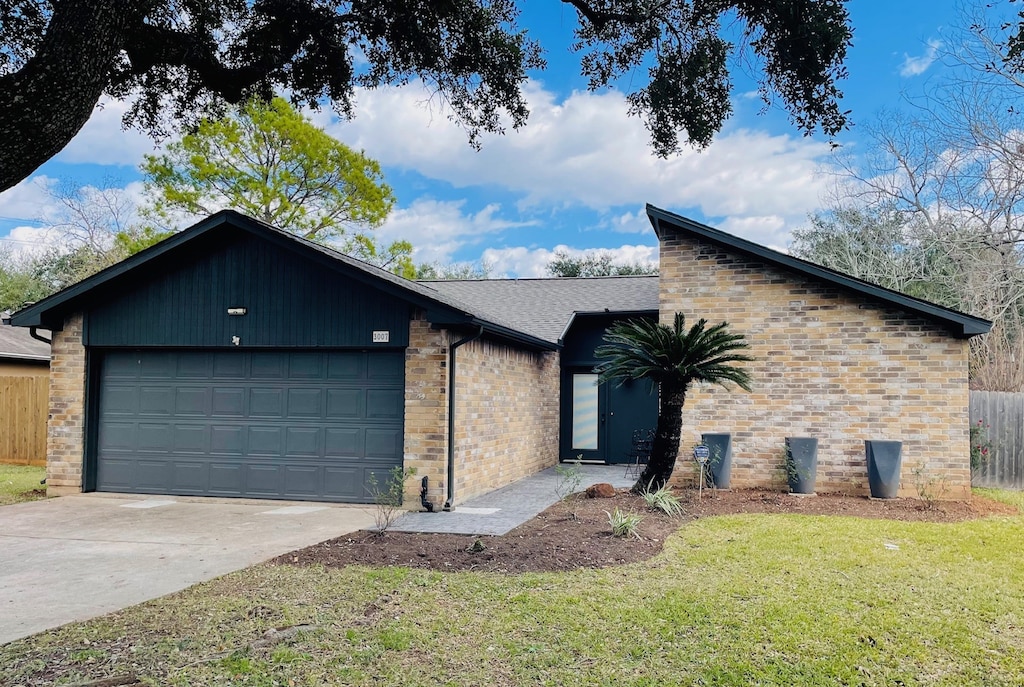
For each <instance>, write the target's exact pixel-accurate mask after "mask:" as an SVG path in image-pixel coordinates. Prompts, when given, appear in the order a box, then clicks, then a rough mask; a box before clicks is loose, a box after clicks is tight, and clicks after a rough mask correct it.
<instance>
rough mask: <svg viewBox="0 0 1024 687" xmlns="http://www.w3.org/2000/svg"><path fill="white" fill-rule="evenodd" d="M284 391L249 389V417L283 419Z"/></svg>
mask: <svg viewBox="0 0 1024 687" xmlns="http://www.w3.org/2000/svg"><path fill="white" fill-rule="evenodd" d="M284 394H285V390H284V389H262V388H260V389H249V417H266V418H283V417H284Z"/></svg>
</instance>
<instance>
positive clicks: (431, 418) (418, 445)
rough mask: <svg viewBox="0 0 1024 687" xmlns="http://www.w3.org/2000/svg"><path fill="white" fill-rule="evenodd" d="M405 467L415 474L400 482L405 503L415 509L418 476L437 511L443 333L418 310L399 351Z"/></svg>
mask: <svg viewBox="0 0 1024 687" xmlns="http://www.w3.org/2000/svg"><path fill="white" fill-rule="evenodd" d="M404 451H405V467H406V468H415V470H416V475H415V477H413V478H412V479H410V480H409V481H408V482H407V483H406V491H405V506H406V508H408V509H410V510H419V509H420V497H419V494H420V481H421V480H422V479H423V477H424V476H426V477H428V478H429V494H428V496H427V498H428V499H429V500H430V501H433V502H434V505H435V507H436V508H437V509H438V510H440V508H441V506H442V505H444V501H445V498H446V496H447V487H446V486H445V484H446V480H447V479H448V474H447V464H448V463H447V460H448V332H446V331H444V330H433V329H431V328H430V323H429V322H427V321H426V318H425V317H424V316H423V314H422V313H417V314H416V316H415V317H413V319H412V320H411V321H410V322H409V347H408V348H407V349H406V351H405V449H404Z"/></svg>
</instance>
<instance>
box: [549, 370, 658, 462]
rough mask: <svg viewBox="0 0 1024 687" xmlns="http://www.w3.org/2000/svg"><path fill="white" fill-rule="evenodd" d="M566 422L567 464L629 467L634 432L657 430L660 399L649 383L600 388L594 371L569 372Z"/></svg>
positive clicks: (563, 443) (604, 385) (602, 386)
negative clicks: (599, 464) (615, 464)
mask: <svg viewBox="0 0 1024 687" xmlns="http://www.w3.org/2000/svg"><path fill="white" fill-rule="evenodd" d="M568 375H569V377H568V379H567V380H566V381H567V384H566V385H565V386H564V387H563V388H564V389H565V390H566V391H567V392H568V393H567V394H566V395H567V396H568V399H567V400H568V404H567V405H568V408H566V409H565V411H566V414H567V415H568V418H567V421H565V420H563V423H562V431H563V437H562V446H563V449H562V458H563V459H564V460H574V459H576V458H580V459H582V460H592V461H600V462H605V463H628V462H631V461H632V460H633V457H632V456H631V454H630V451H631V449H632V446H633V432H634V431H635V430H646V429H654V425H655V423H656V422H657V418H658V395H657V393H651V389H652V386H653V385H652V384H651V383H650V382H647V381H630V382H626V383H625V384H623V385H622V386H616V383H614V382H606V383H604V384H598V376H597V374H596V373H594V372H593V371H592V370H585V369H578V370H570V371H569V373H568Z"/></svg>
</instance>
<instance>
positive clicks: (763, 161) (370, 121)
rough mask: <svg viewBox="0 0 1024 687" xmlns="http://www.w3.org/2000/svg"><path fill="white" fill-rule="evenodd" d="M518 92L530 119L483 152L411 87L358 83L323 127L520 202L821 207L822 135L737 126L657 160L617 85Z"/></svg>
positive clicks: (432, 173) (401, 161) (717, 211)
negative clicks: (336, 118) (341, 114)
mask: <svg viewBox="0 0 1024 687" xmlns="http://www.w3.org/2000/svg"><path fill="white" fill-rule="evenodd" d="M525 90H526V94H527V97H528V99H529V101H530V106H531V111H532V114H531V117H530V120H529V122H528V123H527V125H526V127H525V128H524V129H522V130H520V131H511V130H510V131H509V132H507V133H506V134H505V135H503V136H485V137H484V140H483V149H482V150H481V151H479V152H477V151H474V150H473V149H472V148H470V147H469V145H468V144H467V143H466V136H465V133H464V132H463V131H462V130H461V129H459V128H458V126H456V125H455V124H454V123H452V122H451V121H449V119H448V118H447V116H446V113H445V110H444V109H443V107H442V106H441V105H440V104H439V103H438V102H437V101H436V99H435V100H434V101H433V102H432V101H431V99H430V95H429V94H428V93H427V92H426V91H425V90H424V89H423V88H422V87H421V86H418V85H416V84H413V85H410V86H406V87H404V88H401V89H399V88H383V89H379V90H376V91H361V92H360V93H359V106H358V112H357V116H356V118H355V119H354V120H353V121H352V122H346V123H335V124H332V125H330V126H328V127H327V128H328V130H329V131H330V132H331V133H332V134H333V135H335V136H337V137H339V138H341V139H342V140H344V141H346V142H348V143H350V144H352V145H355V146H358V147H362V148H364V149H366V150H367V151H368V152H369V153H370V154H371V155H372V156H373V157H376V158H377V159H379V160H381V161H382V162H383V163H384V164H386V165H390V166H395V167H399V168H404V169H412V170H415V171H417V172H419V173H420V174H423V175H424V176H427V177H429V178H432V179H439V180H443V181H446V182H448V183H451V184H453V185H454V186H456V187H460V188H466V187H480V186H488V185H494V186H498V187H501V188H504V189H508V190H511V191H513V192H516V193H519V194H521V195H522V200H521V203H520V205H521V206H522V207H523V208H531V207H536V206H540V205H544V206H553V207H587V208H592V209H596V210H608V209H611V208H616V207H619V206H622V205H633V206H635V205H636V204H637V203H639V202H644V201H647V202H651V203H654V204H655V205H660V206H662V207H672V208H693V207H697V208H699V209H700V211H701V212H702V213H703V214H704V215H705V216H717V217H721V216H730V215H748V214H756V215H763V214H776V215H781V216H784V217H802V216H803V215H804V214H805V213H806V212H807V211H808V210H810V209H813V208H815V207H817V205H818V199H819V196H820V193H821V191H822V190H823V188H824V184H825V180H824V179H823V177H822V175H820V174H819V173H818V168H819V167H820V164H821V163H822V162H823V161H824V160H826V159H827V156H828V154H829V146H828V144H826V143H821V142H815V141H812V140H810V139H803V138H792V137H790V136H773V135H770V134H768V133H765V132H761V131H752V130H736V131H732V132H728V133H725V134H722V135H720V136H719V137H718V138H717V139H716V140H715V142H714V143H713V144H712V145H711V146H710V147H709V148H708V149H707V150H705V151H703V152H696V151H692V150H687V151H684V152H683V153H682V154H680V155H679V156H677V157H673V158H671V159H668V160H661V159H658V158H656V157H655V156H653V155H652V153H651V150H650V147H649V144H648V136H647V132H646V130H645V129H644V127H643V125H642V124H641V122H640V121H639V120H637V119H635V118H631V117H629V116H628V115H627V113H626V110H627V106H626V102H625V99H624V97H623V95H622V94H621V93H619V92H617V91H611V92H606V93H600V94H595V93H579V92H577V93H573V94H572V95H570V96H568V97H567V98H565V99H564V100H562V101H559V100H557V98H556V97H555V95H554V94H553V93H551V92H550V91H546V90H544V89H543V88H542V87H541V86H540V85H539V84H537V83H535V82H531V83H530V84H528V85H527V86H526V89H525Z"/></svg>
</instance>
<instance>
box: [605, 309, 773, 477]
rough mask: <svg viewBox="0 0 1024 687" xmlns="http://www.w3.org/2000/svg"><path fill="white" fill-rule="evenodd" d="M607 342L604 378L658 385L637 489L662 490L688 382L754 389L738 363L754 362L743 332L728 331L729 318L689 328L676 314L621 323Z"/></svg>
mask: <svg viewBox="0 0 1024 687" xmlns="http://www.w3.org/2000/svg"><path fill="white" fill-rule="evenodd" d="M604 341H605V342H606V343H605V345H603V346H598V348H597V350H596V351H595V355H596V356H597V358H598V360H603V361H604V362H602V363H601V364H600V365H599V366H598V368H597V371H598V372H599V374H600V381H601V382H609V381H617V382H618V383H619V384H622V383H624V382H625V381H627V380H630V379H649V380H651V381H652V382H655V383H656V384H658V386H659V392H660V396H659V403H658V428H657V430H656V431H655V434H654V444H653V446H652V447H651V458H650V460H649V461H648V463H647V466H646V467H645V468H644V471H643V473H642V474H641V475H640V479H638V480H637V482H636V484H634V485H633V491H634V492H635V493H642V492H645V491H647V490H649V489H655V490H656V489H660V488H661V487H662V486H664V485H665V484H666V483H667V482H668V480H669V479H670V478H671V477H672V470H673V469H674V468H675V464H676V457H677V456H678V455H679V437H680V433H681V429H682V425H683V404H685V403H686V392H687V391H689V389H690V385H691V384H693V383H694V382H698V383H701V382H703V383H708V384H720V385H722V386H724V387H727V388H728V383H729V382H732V383H734V384H736V385H738V386H739V387H741V388H742V389H744V390H746V391H750V375H749V374H747V372H746V370H743V369H742V368H739V367H736V366H735V365H734V363H741V362H750V361H752V360H753V358H751V357H750V356H748V355H744V354H743V353H738V352H737V351H739V350H742V349H745V348H748V344H747V342H746V341H745V340H744V337H743V335H742V334H732V333H730V332H729V324H728V323H727V322H722V323H721V324H716V325H714V326H712V327H709V326H708V322H707V320H703V319H702V320H698V322H697V324H695V325H693V326H692V327H690V329H689V331H687V330H686V317H685V316H684V315H683V313H678V312H677V313H676V316H675V322H674V323H673V326H672V327H667V326H665V325H663V324H660V323H658V322H652V321H650V320H627V321H624V322H617V323H615V324H613V325H612V326H611V327H609V328H608V330H607V331H606V332H605V335H604Z"/></svg>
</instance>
